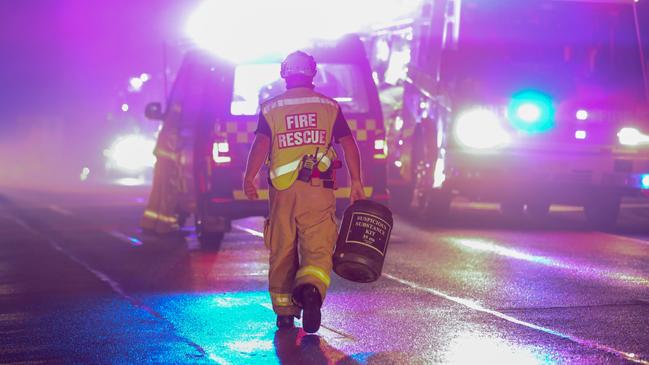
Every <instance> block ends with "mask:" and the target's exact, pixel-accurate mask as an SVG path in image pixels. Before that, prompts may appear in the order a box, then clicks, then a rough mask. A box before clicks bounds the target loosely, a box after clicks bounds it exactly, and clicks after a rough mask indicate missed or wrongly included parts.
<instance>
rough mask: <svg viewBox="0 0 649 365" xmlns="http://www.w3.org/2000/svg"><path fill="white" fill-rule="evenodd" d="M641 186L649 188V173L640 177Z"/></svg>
mask: <svg viewBox="0 0 649 365" xmlns="http://www.w3.org/2000/svg"><path fill="white" fill-rule="evenodd" d="M640 187H641V188H642V189H649V174H644V175H642V177H641V178H640Z"/></svg>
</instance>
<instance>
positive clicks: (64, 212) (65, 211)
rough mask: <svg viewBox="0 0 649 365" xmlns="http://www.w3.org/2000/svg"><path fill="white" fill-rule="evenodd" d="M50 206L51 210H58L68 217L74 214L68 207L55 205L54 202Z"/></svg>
mask: <svg viewBox="0 0 649 365" xmlns="http://www.w3.org/2000/svg"><path fill="white" fill-rule="evenodd" d="M48 208H49V209H50V210H53V211H55V212H57V213H60V214H63V215H67V216H68V217H69V216H71V215H72V212H71V211H69V210H67V209H64V208H61V207H59V206H58V205H54V204H52V205H50V206H49V207H48Z"/></svg>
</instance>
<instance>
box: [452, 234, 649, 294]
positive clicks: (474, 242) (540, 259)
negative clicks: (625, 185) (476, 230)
mask: <svg viewBox="0 0 649 365" xmlns="http://www.w3.org/2000/svg"><path fill="white" fill-rule="evenodd" d="M444 240H445V241H447V242H450V243H451V244H453V245H456V246H460V247H463V248H468V249H471V250H475V251H481V252H488V253H491V254H494V255H498V256H504V257H508V258H512V259H516V260H523V261H527V262H531V263H534V264H539V265H545V266H549V267H554V268H557V269H561V270H568V271H572V272H576V273H577V274H579V275H584V276H587V277H595V278H607V279H611V280H618V281H623V282H625V283H627V284H629V283H631V284H639V285H643V286H649V278H646V277H643V276H637V275H634V274H630V273H624V272H613V271H612V270H607V269H605V268H597V267H583V266H580V265H576V264H571V263H567V262H564V261H561V260H556V259H554V258H551V257H548V256H538V255H531V254H528V253H525V252H524V251H519V250H516V249H512V248H507V247H504V246H501V245H497V244H495V243H493V242H492V241H491V240H488V239H483V238H455V237H449V238H445V239H444Z"/></svg>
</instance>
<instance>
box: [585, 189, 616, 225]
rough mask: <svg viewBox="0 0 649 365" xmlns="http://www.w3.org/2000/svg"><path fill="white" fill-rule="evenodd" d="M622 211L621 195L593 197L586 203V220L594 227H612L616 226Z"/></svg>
mask: <svg viewBox="0 0 649 365" xmlns="http://www.w3.org/2000/svg"><path fill="white" fill-rule="evenodd" d="M619 213H620V197H619V196H618V195H608V196H607V195H603V196H600V197H591V201H589V202H587V203H586V204H584V214H585V215H586V220H587V221H588V223H589V224H590V225H591V227H592V228H594V229H604V230H606V229H611V228H613V227H615V223H616V222H617V217H618V215H619Z"/></svg>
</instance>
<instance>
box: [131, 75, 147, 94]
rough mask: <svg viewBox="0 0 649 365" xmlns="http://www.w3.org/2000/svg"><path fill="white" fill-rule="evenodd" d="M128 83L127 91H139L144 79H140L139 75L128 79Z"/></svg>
mask: <svg viewBox="0 0 649 365" xmlns="http://www.w3.org/2000/svg"><path fill="white" fill-rule="evenodd" d="M128 85H129V88H128V90H129V91H132V92H139V91H140V90H142V86H143V85H144V80H142V78H141V77H131V78H130V79H129V80H128Z"/></svg>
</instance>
